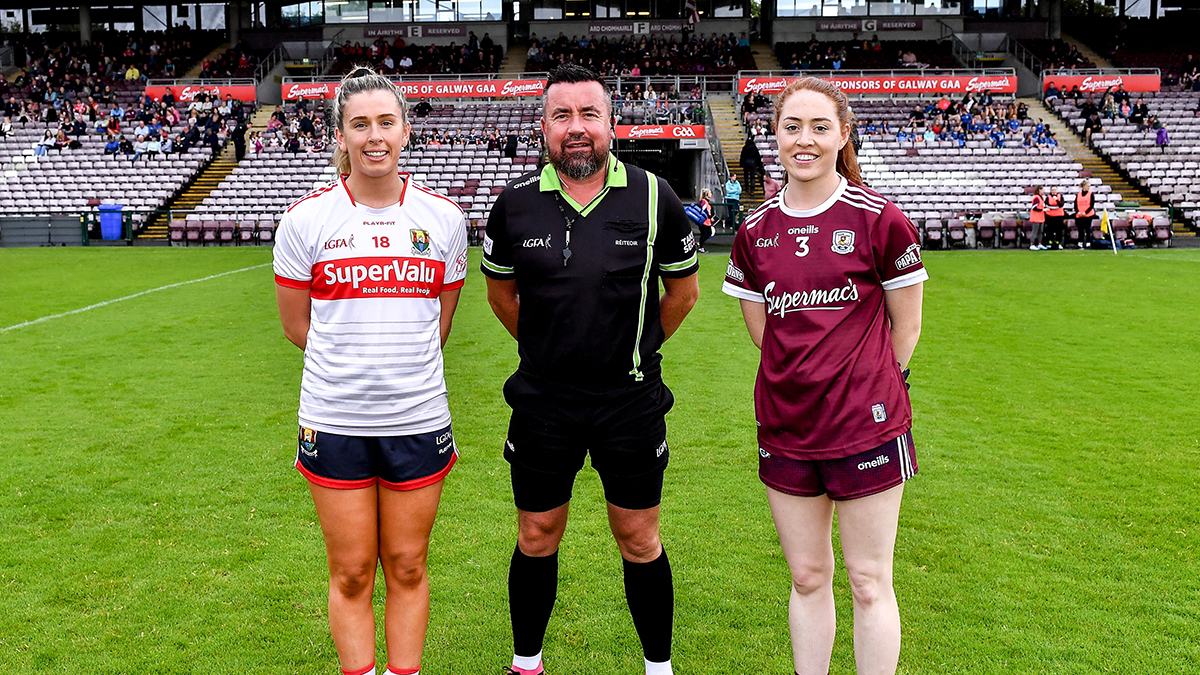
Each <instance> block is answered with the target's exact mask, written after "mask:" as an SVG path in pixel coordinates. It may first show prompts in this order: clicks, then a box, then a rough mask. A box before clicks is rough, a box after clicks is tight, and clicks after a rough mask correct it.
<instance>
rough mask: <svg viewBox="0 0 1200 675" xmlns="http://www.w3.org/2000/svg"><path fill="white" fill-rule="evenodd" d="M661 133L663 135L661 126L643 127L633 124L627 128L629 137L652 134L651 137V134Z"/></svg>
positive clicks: (659, 134) (657, 134)
mask: <svg viewBox="0 0 1200 675" xmlns="http://www.w3.org/2000/svg"><path fill="white" fill-rule="evenodd" d="M662 135H663V128H662V127H661V126H656V127H643V126H637V125H635V126H633V127H632V128H630V129H629V137H630V138H642V137H644V136H652V137H653V136H662Z"/></svg>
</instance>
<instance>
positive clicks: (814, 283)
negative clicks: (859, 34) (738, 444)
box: [724, 77, 929, 675]
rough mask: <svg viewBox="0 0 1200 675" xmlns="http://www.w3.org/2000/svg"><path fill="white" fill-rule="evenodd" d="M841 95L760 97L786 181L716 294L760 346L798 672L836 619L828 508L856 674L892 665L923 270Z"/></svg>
mask: <svg viewBox="0 0 1200 675" xmlns="http://www.w3.org/2000/svg"><path fill="white" fill-rule="evenodd" d="M852 124H853V113H852V112H851V110H850V105H849V102H848V101H847V99H846V96H845V94H843V93H842V92H841V90H839V89H838V88H837V87H836V86H834V85H832V84H830V83H828V82H826V81H824V80H820V79H817V78H811V77H806V78H801V79H799V80H796V81H795V82H793V83H792V84H790V85H789V86H788V87H787V88H786V89H785V90H784V91H783V92H782V93H780V94H779V96H778V98H777V99H776V102H775V130H776V137H777V139H778V141H779V161H780V164H782V165H783V167H784V169H785V170H786V172H787V177H786V185H785V186H784V188H783V190H782V191H781V192H780V193H779V194H778V195H777V196H776V197H774V198H773V199H770V200H768V201H766V202H764V203H763V205H762V206H761V207H759V208H758V209H757V210H756V211H755V212H754V213H753V214H751V215H750V216H749V217H748V218H747V219H746V222H745V226H744V227H743V228H742V229H741V231H739V232H738V234H737V237H736V238H735V240H734V247H733V252H732V255H731V256H730V260H729V267H728V269H727V271H726V278H725V285H724V291H725V292H726V293H728V294H730V295H733V296H734V297H737V298H738V299H740V300H741V304H742V314H743V317H744V318H745V321H746V327H747V328H748V329H749V331H750V338H751V340H753V342H754V344H755V346H757V347H759V348H760V349H761V350H762V358H761V361H760V364H759V371H758V380H757V382H756V384H755V391H754V407H755V418H756V422H757V424H758V445H759V477H760V478H761V479H762V481H763V483H765V484H766V486H767V500H768V502H769V503H770V506H771V513H772V515H773V517H774V520H775V527H776V529H777V530H778V532H779V540H780V543H781V544H782V546H783V552H784V555H785V556H786V557H787V561H788V567H789V568H790V569H791V573H792V591H791V601H790V607H789V612H788V623H789V626H790V628H791V635H792V651H793V656H794V658H795V666H796V672H797V673H798V674H799V675H825V674H826V673H828V672H829V660H830V654H831V652H832V649H833V639H834V633H835V623H836V614H835V611H834V597H833V571H834V554H833V545H832V534H833V533H832V523H833V513H834V511H835V510H836V511H837V513H838V529H839V532H840V533H841V543H842V554H843V558H844V560H845V564H846V570H847V572H848V574H849V577H850V587H851V591H852V596H853V604H854V655H855V662H856V663H857V665H858V672H859V673H873V674H876V673H894V672H895V670H896V666H897V662H898V659H899V654H900V613H899V610H898V608H897V604H896V595H895V592H894V590H893V588H892V552H893V549H894V548H895V542H896V528H897V521H898V517H899V513H900V501H901V495H902V494H903V490H904V482H905V481H906V480H908V479H909V478H911V477H912V476H913V475H915V474H916V472H917V466H916V456H915V454H914V452H913V448H912V435H911V433H910V429H911V427H912V407H911V405H910V403H909V399H908V391H907V385H906V384H905V374H906V373H907V370H906V368H907V364H908V360H909V358H910V357H911V356H912V353H913V350H914V349H915V347H916V344H917V339H918V337H919V336H920V332H921V293H922V287H923V282H924V281H925V280H926V279H927V278H928V276H929V275H928V274H927V273H926V272H925V269H924V266H923V265H922V263H921V253H920V246H919V238H918V234H917V230H916V228H915V227H913V225H912V223H911V222H910V221H909V220H908V218H907V217H905V216H904V214H903V213H901V212H900V210H899V209H898V208H896V206H895V205H894V204H892V203H891V202H889V201H888V200H887V199H885V198H883V197H881V196H880V195H879V194H878V193H876V192H874V191H873V190H870V189H868V188H866V187H863V185H862V179H861V177H860V176H859V171H858V163H857V160H856V158H855V154H854V147H853V144H851V143H850V142H849V141H850V128H851V126H852Z"/></svg>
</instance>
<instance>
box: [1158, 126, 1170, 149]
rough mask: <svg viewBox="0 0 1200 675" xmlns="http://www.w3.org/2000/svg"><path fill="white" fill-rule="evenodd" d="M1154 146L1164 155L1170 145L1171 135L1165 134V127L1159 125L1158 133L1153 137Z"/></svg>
mask: <svg viewBox="0 0 1200 675" xmlns="http://www.w3.org/2000/svg"><path fill="white" fill-rule="evenodd" d="M1154 144H1155V145H1156V146H1158V149H1159V151H1161V152H1162V153H1163V154H1166V152H1167V146H1168V145H1170V144H1171V135H1170V134H1168V133H1167V128H1166V127H1165V126H1162V125H1159V127H1158V132H1157V133H1156V134H1155V135H1154Z"/></svg>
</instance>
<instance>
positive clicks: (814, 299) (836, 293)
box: [763, 279, 858, 318]
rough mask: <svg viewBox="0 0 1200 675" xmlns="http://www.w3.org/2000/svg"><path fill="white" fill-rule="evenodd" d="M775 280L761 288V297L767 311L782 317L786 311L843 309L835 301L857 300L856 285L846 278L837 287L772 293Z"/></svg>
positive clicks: (842, 306) (843, 307)
mask: <svg viewBox="0 0 1200 675" xmlns="http://www.w3.org/2000/svg"><path fill="white" fill-rule="evenodd" d="M774 290H775V282H774V281H772V282H770V283H768V284H767V285H766V287H765V288H763V299H764V300H766V301H767V313H768V314H774V315H776V316H778V317H780V318H783V317H784V316H786V315H787V314H788V312H809V311H813V310H838V309H845V306H844V305H841V304H837V303H844V302H857V301H858V285H857V284H855V283H854V281H853V280H851V279H847V280H846V285H845V286H839V287H837V288H829V289H825V288H814V289H813V290H811V291H795V292H793V293H783V294H781V295H772V292H773V291H774Z"/></svg>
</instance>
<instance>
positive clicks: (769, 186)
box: [763, 173, 783, 201]
mask: <svg viewBox="0 0 1200 675" xmlns="http://www.w3.org/2000/svg"><path fill="white" fill-rule="evenodd" d="M782 189H783V183H781V182H779V181H777V180H775V177H774V176H772V175H771V174H769V173H768V174H765V175H764V176H763V201H770V200H772V199H774V198H775V195H777V194H779V191H780V190H782Z"/></svg>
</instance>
